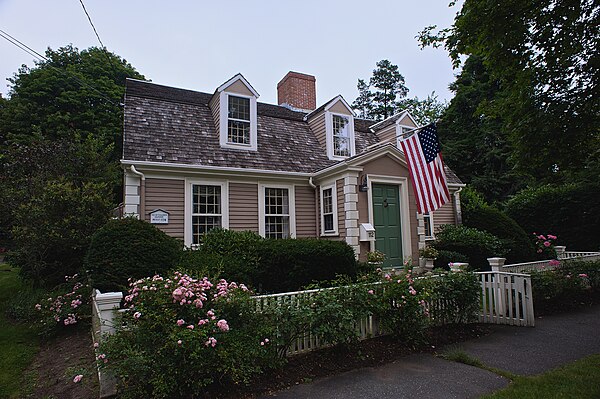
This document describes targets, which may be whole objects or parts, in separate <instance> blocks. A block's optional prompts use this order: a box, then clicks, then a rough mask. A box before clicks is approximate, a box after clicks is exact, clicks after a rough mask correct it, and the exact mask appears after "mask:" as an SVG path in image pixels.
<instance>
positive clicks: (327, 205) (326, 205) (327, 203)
mask: <svg viewBox="0 0 600 399" xmlns="http://www.w3.org/2000/svg"><path fill="white" fill-rule="evenodd" d="M331 212H333V202H332V189H331V188H328V189H327V190H323V213H331Z"/></svg>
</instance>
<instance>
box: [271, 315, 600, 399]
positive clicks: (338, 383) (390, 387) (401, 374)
mask: <svg viewBox="0 0 600 399" xmlns="http://www.w3.org/2000/svg"><path fill="white" fill-rule="evenodd" d="M598 331H600V306H595V307H592V308H587V309H583V310H580V311H576V312H573V313H567V314H561V315H555V316H548V317H544V318H541V319H540V318H538V319H536V327H535V328H527V327H509V326H493V327H492V333H491V334H490V335H488V336H485V337H482V338H478V339H474V340H471V341H468V342H464V343H462V344H459V346H460V348H461V349H463V350H464V351H465V352H467V353H469V354H471V355H472V356H475V357H477V358H478V359H480V360H481V361H482V362H483V363H484V364H486V365H488V366H492V367H497V368H499V369H503V370H507V371H511V372H513V373H516V374H521V375H531V374H539V373H542V372H544V371H547V370H550V369H552V368H555V367H557V366H559V365H561V364H565V363H569V362H572V361H574V360H577V359H579V358H582V357H585V356H587V355H590V354H594V353H600V339H599V338H598ZM507 385H508V380H506V379H504V378H503V377H500V376H498V375H496V374H494V373H491V372H489V371H485V370H481V369H479V368H476V367H471V366H467V365H464V364H460V363H454V362H449V361H446V360H442V359H440V358H436V357H434V356H432V355H429V354H417V355H411V356H407V357H403V358H401V359H399V360H397V361H395V362H393V363H390V364H387V365H384V366H380V367H374V368H373V367H371V368H364V369H358V370H354V371H349V372H346V373H343V374H339V375H336V376H332V377H326V378H322V379H319V380H316V381H314V382H312V383H310V384H302V385H298V386H295V387H292V388H290V389H288V390H285V391H281V392H277V393H274V394H272V395H271V396H266V397H264V398H272V397H277V398H280V399H291V398H294V399H303V398H306V399H308V398H311V399H312V398H331V399H336V398H343V399H355V398H356V399H358V398H361V399H362V398H414V397H423V398H431V399H436V398H440V399H450V398H478V397H480V396H481V395H484V394H487V393H490V392H493V391H495V390H498V389H501V388H504V387H505V386H507Z"/></svg>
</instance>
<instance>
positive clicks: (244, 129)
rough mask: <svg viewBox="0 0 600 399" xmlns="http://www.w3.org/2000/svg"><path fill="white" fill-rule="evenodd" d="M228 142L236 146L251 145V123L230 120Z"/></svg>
mask: <svg viewBox="0 0 600 399" xmlns="http://www.w3.org/2000/svg"><path fill="white" fill-rule="evenodd" d="M227 141H228V142H230V143H236V144H250V122H240V121H233V120H231V119H230V120H229V122H228V133H227Z"/></svg>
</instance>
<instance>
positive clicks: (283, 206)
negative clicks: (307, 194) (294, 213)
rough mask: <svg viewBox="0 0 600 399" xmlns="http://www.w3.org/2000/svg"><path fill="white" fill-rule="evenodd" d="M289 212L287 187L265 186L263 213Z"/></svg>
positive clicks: (282, 213)
mask: <svg viewBox="0 0 600 399" xmlns="http://www.w3.org/2000/svg"><path fill="white" fill-rule="evenodd" d="M289 212H290V210H289V197H288V190H287V188H265V214H266V215H288V214H289Z"/></svg>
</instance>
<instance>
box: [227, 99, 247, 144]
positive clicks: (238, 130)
mask: <svg viewBox="0 0 600 399" xmlns="http://www.w3.org/2000/svg"><path fill="white" fill-rule="evenodd" d="M228 99H229V113H228V119H227V129H228V132H227V142H228V143H232V144H246V145H250V99H249V98H244V97H237V96H232V95H229V96H228Z"/></svg>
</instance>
